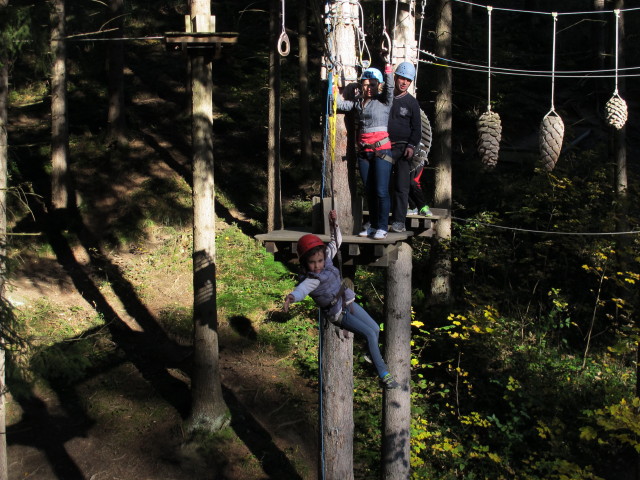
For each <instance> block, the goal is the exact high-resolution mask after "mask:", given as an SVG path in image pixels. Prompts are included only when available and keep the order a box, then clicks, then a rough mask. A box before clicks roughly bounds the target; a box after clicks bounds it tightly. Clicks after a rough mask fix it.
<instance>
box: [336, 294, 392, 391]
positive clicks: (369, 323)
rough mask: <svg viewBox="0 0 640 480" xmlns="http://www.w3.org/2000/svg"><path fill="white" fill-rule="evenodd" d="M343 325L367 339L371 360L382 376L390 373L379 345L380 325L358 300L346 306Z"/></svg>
mask: <svg viewBox="0 0 640 480" xmlns="http://www.w3.org/2000/svg"><path fill="white" fill-rule="evenodd" d="M351 310H353V311H351ZM341 327H342V328H344V329H345V330H349V331H350V332H353V333H356V334H358V335H362V336H363V337H364V338H366V339H367V346H368V347H369V355H370V356H371V361H372V362H373V365H374V366H375V367H376V370H377V371H378V375H379V376H380V378H382V377H384V376H385V375H386V374H387V373H389V367H387V364H386V363H384V360H383V359H382V354H381V353H380V347H379V346H378V337H379V336H380V327H379V326H378V324H377V323H376V321H375V320H374V319H373V318H371V317H370V316H369V314H368V313H367V312H366V311H365V310H364V308H362V307H361V306H360V305H358V304H357V303H356V302H353V303H352V304H351V305H349V306H348V307H346V310H345V314H344V316H343V317H342V322H341Z"/></svg>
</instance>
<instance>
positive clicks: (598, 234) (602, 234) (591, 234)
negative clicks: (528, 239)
mask: <svg viewBox="0 0 640 480" xmlns="http://www.w3.org/2000/svg"><path fill="white" fill-rule="evenodd" d="M451 218H452V219H453V220H456V221H458V222H465V223H473V224H475V225H482V226H483V227H488V228H496V229H499V230H510V231H513V232H523V233H537V234H542V235H562V236H581V237H605V236H612V235H614V236H615V235H640V230H631V231H627V232H562V231H550V230H532V229H528V228H518V227H506V226H503V225H495V224H493V223H486V222H480V221H478V220H475V219H472V218H460V217H454V216H452V217H451Z"/></svg>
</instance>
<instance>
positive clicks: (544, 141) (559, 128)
mask: <svg viewBox="0 0 640 480" xmlns="http://www.w3.org/2000/svg"><path fill="white" fill-rule="evenodd" d="M563 137H564V122H563V121H562V119H561V118H560V116H559V115H558V114H556V113H555V112H554V114H553V115H549V114H547V115H545V117H544V118H543V119H542V123H541V124H540V155H541V158H542V165H543V166H544V168H546V169H547V171H549V172H550V171H551V170H553V169H554V168H555V166H556V163H557V161H558V157H559V156H560V150H562V139H563Z"/></svg>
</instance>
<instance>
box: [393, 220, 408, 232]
mask: <svg viewBox="0 0 640 480" xmlns="http://www.w3.org/2000/svg"><path fill="white" fill-rule="evenodd" d="M391 231H392V232H396V233H402V232H406V231H407V229H406V228H405V226H404V223H402V222H393V223H392V224H391Z"/></svg>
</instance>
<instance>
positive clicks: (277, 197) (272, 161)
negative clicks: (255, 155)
mask: <svg viewBox="0 0 640 480" xmlns="http://www.w3.org/2000/svg"><path fill="white" fill-rule="evenodd" d="M280 5H281V3H280V0H271V15H270V17H269V45H270V46H269V139H268V145H267V150H268V159H267V230H268V231H270V232H271V231H273V230H279V229H281V228H282V227H283V224H284V222H283V219H282V192H281V183H280V54H279V53H278V51H277V48H278V38H279V36H280V30H279V26H280V23H279V22H278V20H279V18H280V16H279V12H280Z"/></svg>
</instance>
